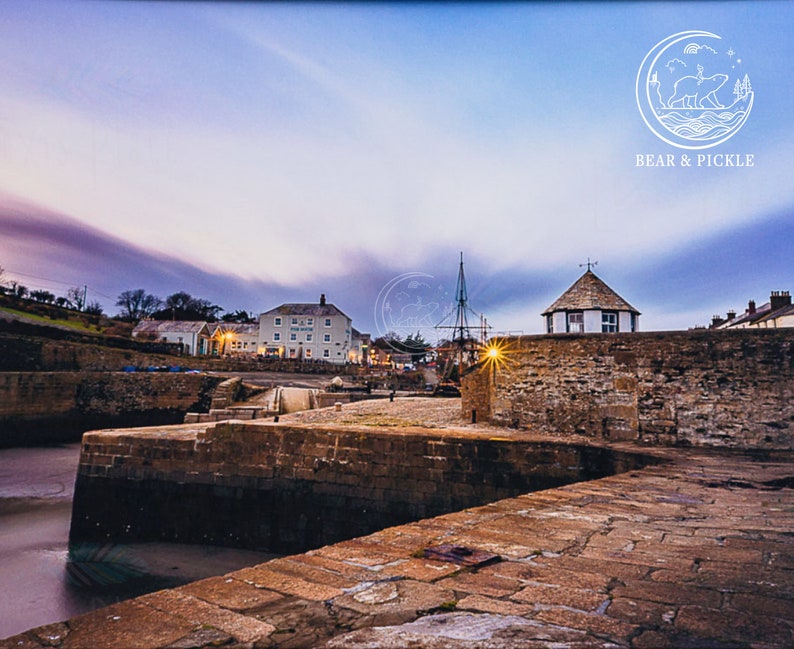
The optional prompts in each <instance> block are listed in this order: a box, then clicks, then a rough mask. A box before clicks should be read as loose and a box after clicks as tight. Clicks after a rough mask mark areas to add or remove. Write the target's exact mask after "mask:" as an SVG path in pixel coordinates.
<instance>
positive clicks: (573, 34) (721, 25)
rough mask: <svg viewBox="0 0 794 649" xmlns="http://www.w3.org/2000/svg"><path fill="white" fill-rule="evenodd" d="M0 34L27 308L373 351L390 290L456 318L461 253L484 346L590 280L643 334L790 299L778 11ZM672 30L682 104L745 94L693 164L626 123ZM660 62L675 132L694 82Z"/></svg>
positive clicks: (788, 120) (90, 26)
mask: <svg viewBox="0 0 794 649" xmlns="http://www.w3.org/2000/svg"><path fill="white" fill-rule="evenodd" d="M0 16H2V19H1V20H0V142H1V143H2V148H1V149H0V151H2V155H0V267H3V268H5V271H6V272H5V275H6V279H9V278H10V279H18V280H19V281H20V282H21V283H23V284H25V285H27V286H28V287H30V288H46V289H48V290H50V291H52V292H54V293H56V294H59V295H64V294H65V293H66V291H67V290H68V288H69V287H71V286H83V285H87V287H88V299H89V300H90V301H93V300H96V301H99V302H100V303H102V304H103V306H104V307H105V311H106V312H108V313H110V314H113V313H116V312H117V311H118V309H117V308H116V307H114V306H113V303H114V302H115V299H116V297H117V296H118V294H119V293H121V292H122V291H125V290H128V289H135V288H144V289H146V290H147V291H148V292H150V293H154V294H156V295H158V296H160V297H163V298H164V297H166V296H167V295H169V294H171V293H174V292H177V291H180V290H184V291H187V292H188V293H190V294H191V295H193V296H195V297H201V298H206V299H209V300H211V301H213V302H214V303H216V304H219V305H220V306H222V307H223V308H224V309H226V310H228V311H233V310H236V309H246V310H248V311H251V312H254V313H259V312H262V311H265V310H268V309H271V308H273V307H275V306H277V305H278V304H280V303H282V302H303V301H316V300H317V299H318V298H319V295H320V293H325V294H326V295H327V296H328V300H329V301H330V302H333V303H334V304H336V305H337V306H338V307H340V308H341V309H342V310H343V311H345V312H346V313H347V314H348V315H349V316H351V317H352V318H353V324H354V326H355V327H356V328H358V329H359V330H361V331H369V332H372V333H373V334H377V333H378V332H377V331H376V323H375V319H376V318H375V309H376V307H377V304H376V302H377V298H378V295H379V292H380V291H381V289H382V288H383V287H384V286H386V285H387V284H388V283H389V282H390V280H392V278H394V277H396V276H399V275H401V274H404V273H423V274H426V275H429V276H432V277H433V278H434V280H435V281H436V282H441V283H444V284H447V285H449V287H450V289H451V290H452V291H454V284H455V278H456V274H457V270H458V260H459V254H460V252H463V253H464V256H465V261H466V277H467V280H468V288H469V297H470V301H471V306H472V308H473V309H474V310H475V311H478V312H484V313H485V314H486V315H487V317H488V320H489V322H490V323H491V324H492V326H493V327H494V329H495V330H496V331H506V330H510V331H522V332H524V333H540V332H541V331H542V330H543V321H542V319H541V317H540V313H541V312H542V311H543V310H544V309H545V308H546V307H547V306H549V304H551V303H552V302H553V301H554V300H555V299H556V298H557V297H558V296H559V295H560V294H561V293H562V292H563V291H564V290H565V289H567V288H568V287H569V286H570V285H571V284H572V283H573V282H574V281H575V280H576V279H577V278H578V277H579V275H580V274H581V273H582V272H583V270H584V269H583V268H581V267H580V264H582V263H584V262H586V261H587V260H588V258H590V259H592V260H597V261H598V266H596V267H595V268H594V270H595V272H596V274H598V275H599V276H600V277H601V278H602V279H604V280H605V281H606V282H607V283H608V284H609V285H610V286H611V287H612V288H613V289H615V290H616V291H617V292H618V293H619V294H620V295H621V296H622V297H623V298H625V299H626V300H627V301H628V302H630V303H631V304H632V305H633V306H634V307H636V308H637V309H638V310H639V311H640V312H642V316H641V318H640V326H641V328H642V329H643V330H646V331H648V330H662V329H686V328H689V327H692V326H695V325H706V324H708V323H709V321H710V319H711V316H712V315H714V314H720V313H721V314H724V313H725V312H726V311H727V310H729V309H736V310H738V311H742V310H743V309H744V308H745V307H746V305H747V301H748V299H751V298H752V299H755V300H756V301H757V302H758V303H759V304H761V303H763V302H766V301H767V300H768V298H769V293H770V291H772V290H794V255H792V250H793V249H794V171H793V170H794V123H793V122H792V120H794V72H792V61H793V60H794V38H792V34H794V3H792V2H788V1H783V0H781V1H774V2H758V1H752V2H741V1H729V2H703V3H699V2H686V3H684V2H636V3H632V2H582V3H574V2H571V3H567V2H563V3H552V2H536V3H533V2H509V3H504V4H498V3H484V4H478V3H474V2H467V3H404V2H400V3H394V4H392V3H388V2H372V3H358V2H354V3H333V2H323V3H318V4H313V3H289V2H287V3H275V2H274V3H257V2H244V3H242V2H241V3H234V2H222V3H221V2H219V3H213V2H195V3H193V2H134V1H130V2H103V1H101V0H93V1H90V2H80V1H70V2H63V1H62V0H57V1H54V2H45V1H36V2H30V1H29V0H23V1H22V0H21V1H14V0H3V1H2V2H0ZM693 30H698V31H702V32H704V33H709V34H712V35H713V36H710V37H704V38H703V39H702V42H701V41H698V42H697V43H696V45H697V46H698V47H697V48H696V49H697V50H698V51H699V52H700V53H701V56H704V57H705V56H707V54H708V55H709V56H711V55H712V54H713V57H712V58H702V59H700V60H701V62H702V61H706V62H705V64H703V65H702V67H704V68H705V69H704V70H702V71H701V73H700V75H701V77H703V76H710V75H714V74H715V73H717V72H720V71H722V72H725V73H727V75H728V77H729V78H728V81H727V82H726V83H725V85H724V87H723V88H722V89H721V90H720V91H719V92H720V93H722V94H719V95H712V96H713V97H715V98H717V99H718V101H719V103H720V105H721V106H727V105H728V104H730V103H731V102H733V101H734V95H732V92H731V91H732V89H734V88H735V82H736V81H741V80H742V79H744V77H745V75H747V77H748V78H749V79H750V80H751V82H752V91H753V93H754V95H753V100H752V110H751V111H750V112H749V114H748V115H747V116H746V121H745V122H744V123H743V124H742V125H741V127H740V128H739V129H738V130H736V131H735V132H732V135H731V136H730V137H729V138H728V139H727V140H726V141H724V142H722V143H719V144H716V145H714V146H709V147H707V148H686V147H682V146H676V145H674V144H671V143H669V142H667V141H664V140H663V139H662V138H660V137H659V136H658V135H657V134H656V133H654V132H653V131H652V130H651V128H649V126H648V125H647V124H646V123H645V121H644V119H643V114H642V111H641V106H640V105H639V104H641V102H642V97H643V96H644V90H645V85H644V77H643V75H642V74H641V73H640V72H641V66H642V64H643V61H644V60H645V57H646V54H648V53H649V52H653V51H654V48H656V50H655V51H656V52H659V51H660V48H659V47H657V46H658V45H659V44H661V43H663V42H664V41H665V39H667V38H668V37H670V36H671V35H675V34H680V33H682V32H687V31H693ZM706 46H708V47H706ZM668 53H669V54H670V56H669V57H667V54H668ZM709 53H711V54H709ZM664 54H665V58H668V59H669V60H668V61H666V65H667V67H665V68H664V70H666V72H664V74H663V75H660V76H659V78H660V79H662V84H663V85H662V87H663V91H664V92H666V93H667V94H668V95H669V96H670V100H671V106H672V105H673V104H672V101H673V99H674V96H673V80H674V79H677V78H678V77H680V76H683V75H684V74H689V75H695V74H696V70H695V65H694V59H692V60H691V61H690V60H689V59H687V58H686V56H685V55H684V54H683V49H682V52H681V53H675V52H674V50H673V49H672V48H671V49H670V50H669V51H665V52H664ZM673 54H675V56H673ZM651 60H652V58H650V57H649V59H647V61H648V62H650V61H651ZM662 63H665V61H663V60H662V59H661V58H660V59H659V65H661V64H662ZM684 70H685V71H684ZM690 78H691V77H690ZM712 78H713V77H712ZM638 79H642V80H643V81H642V82H641V81H640V80H638ZM698 79H700V77H698ZM703 83H706V84H707V80H705V79H701V80H700V81H697V80H695V81H694V84H695V85H696V86H699V87H700V86H701V85H702V84H703ZM665 84H666V85H665ZM682 87H683V86H682ZM703 87H705V86H703ZM638 88H639V90H638ZM697 92H703V91H702V90H698V91H697ZM715 92H717V91H715ZM676 93H678V90H676ZM638 97H639V99H638ZM682 109H683V106H682ZM638 155H639V156H641V159H642V160H643V162H644V161H646V160H647V157H646V156H647V155H651V160H653V161H657V160H659V159H660V156H661V160H663V161H666V160H668V159H670V158H671V159H672V160H673V161H674V163H675V166H674V167H668V166H665V167H657V166H654V167H648V166H646V165H645V164H643V165H642V166H638V164H637V160H638ZM699 155H703V156H709V155H710V156H712V158H711V159H712V160H713V161H721V162H724V161H725V160H732V161H745V162H747V161H750V162H751V163H752V166H749V164H748V165H745V166H741V167H738V166H732V167H726V166H719V167H718V166H711V167H707V166H703V165H701V166H697V160H698V156H699ZM668 156H669V158H668ZM682 156H687V157H688V159H689V160H690V161H691V162H692V164H691V166H689V167H687V166H682ZM729 156H730V157H729ZM707 159H708V158H704V160H707ZM703 164H705V162H704V163H703Z"/></svg>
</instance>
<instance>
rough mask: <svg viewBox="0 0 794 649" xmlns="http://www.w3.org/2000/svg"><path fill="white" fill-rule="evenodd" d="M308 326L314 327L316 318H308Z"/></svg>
mask: <svg viewBox="0 0 794 649" xmlns="http://www.w3.org/2000/svg"><path fill="white" fill-rule="evenodd" d="M306 326H307V327H313V326H314V318H306Z"/></svg>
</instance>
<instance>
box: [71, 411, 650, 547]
mask: <svg viewBox="0 0 794 649" xmlns="http://www.w3.org/2000/svg"><path fill="white" fill-rule="evenodd" d="M654 462H655V460H653V459H652V458H648V457H646V456H643V455H640V454H633V453H626V452H615V451H611V450H608V449H604V448H598V447H592V446H587V445H573V444H570V445H569V444H556V443H553V442H537V441H534V442H530V441H521V440H508V439H503V438H502V439H500V438H484V437H483V436H479V437H477V436H475V435H473V434H472V435H467V434H466V433H465V432H459V433H451V432H450V431H449V430H446V431H435V432H434V431H427V430H424V431H423V430H421V429H411V428H401V429H400V430H399V432H393V431H383V430H377V429H375V430H373V429H372V428H369V429H366V428H364V427H360V428H352V429H351V427H338V426H333V425H327V424H326V425H320V424H313V425H306V424H301V425H296V424H291V425H290V424H283V423H282V424H276V423H271V422H251V423H243V422H234V421H232V422H222V423H218V424H215V425H208V426H206V427H204V428H202V427H199V426H191V425H183V426H172V427H166V428H161V429H157V430H155V429H138V430H128V431H122V430H120V431H95V432H91V433H87V434H85V435H84V437H83V451H82V454H81V460H80V467H79V470H78V476H77V482H76V488H75V497H74V506H73V513H72V525H71V536H70V541H71V543H72V544H75V543H82V542H89V543H97V542H100V543H104V542H131V541H178V542H188V543H204V544H215V545H226V546H237V547H245V548H250V549H265V550H270V551H274V552H280V553H282V552H287V553H288V552H296V551H304V550H307V549H310V548H316V547H320V546H322V545H326V544H328V543H334V542H337V541H340V540H343V539H349V538H353V537H356V536H360V535H362V534H368V533H371V532H374V531H376V530H379V529H383V528H384V527H389V526H392V525H398V524H401V523H405V522H408V521H414V520H419V519H422V518H426V517H428V516H436V515H439V514H442V513H446V512H451V511H457V510H460V509H464V508H466V507H472V506H475V505H481V504H484V503H488V502H492V501H494V500H498V499H500V498H506V497H509V496H514V495H517V494H522V493H527V492H530V491H537V490H539V489H546V488H550V487H555V486H559V485H564V484H569V483H572V482H576V481H579V480H586V479H592V478H596V477H601V476H604V475H611V474H613V473H617V472H620V471H626V470H630V469H633V468H637V467H641V466H645V465H646V464H648V463H654Z"/></svg>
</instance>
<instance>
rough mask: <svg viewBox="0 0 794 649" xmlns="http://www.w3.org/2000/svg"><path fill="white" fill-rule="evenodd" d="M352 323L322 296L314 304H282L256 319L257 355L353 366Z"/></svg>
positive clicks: (356, 355)
mask: <svg viewBox="0 0 794 649" xmlns="http://www.w3.org/2000/svg"><path fill="white" fill-rule="evenodd" d="M352 339H353V324H352V320H351V319H350V318H349V317H348V316H346V315H345V314H344V313H342V311H340V310H339V309H338V308H337V307H336V306H334V305H333V304H327V303H326V301H325V295H321V296H320V302H319V303H315V304H303V303H297V304H295V303H293V304H282V305H281V306H278V307H276V308H275V309H271V310H270V311H267V312H265V313H263V314H262V315H260V316H259V342H258V350H257V351H258V353H260V354H263V355H265V356H279V357H281V358H295V359H299V360H312V359H314V360H319V361H326V362H329V363H339V364H343V363H354V362H358V361H359V360H360V358H359V357H360V353H361V352H360V350H358V351H357V350H356V348H354V346H353V340H352Z"/></svg>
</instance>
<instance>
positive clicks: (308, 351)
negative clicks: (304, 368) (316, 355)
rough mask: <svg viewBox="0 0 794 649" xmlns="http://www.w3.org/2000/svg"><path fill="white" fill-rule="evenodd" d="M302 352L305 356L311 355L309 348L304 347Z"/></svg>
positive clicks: (309, 356)
mask: <svg viewBox="0 0 794 649" xmlns="http://www.w3.org/2000/svg"><path fill="white" fill-rule="evenodd" d="M303 353H304V355H305V356H306V358H311V357H312V350H311V349H304V350H303Z"/></svg>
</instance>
